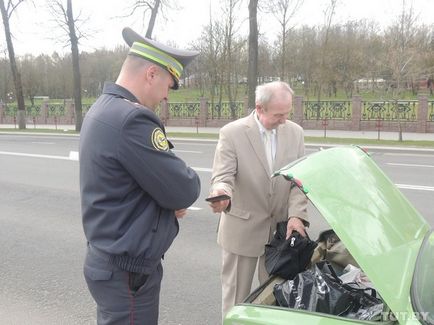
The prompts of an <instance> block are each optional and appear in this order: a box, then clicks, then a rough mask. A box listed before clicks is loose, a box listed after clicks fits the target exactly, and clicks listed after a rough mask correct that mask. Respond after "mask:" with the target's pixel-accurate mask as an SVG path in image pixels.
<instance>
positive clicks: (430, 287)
mask: <svg viewBox="0 0 434 325" xmlns="http://www.w3.org/2000/svg"><path fill="white" fill-rule="evenodd" d="M276 175H282V176H284V177H286V178H287V179H292V180H298V181H299V182H298V185H299V186H300V188H302V189H303V190H304V191H305V193H306V195H307V197H308V198H309V200H310V201H311V202H312V204H313V205H314V206H315V207H316V208H317V209H318V211H319V212H320V213H321V214H322V215H323V217H324V218H325V219H326V221H327V222H328V223H329V225H330V226H331V228H333V230H334V231H335V232H336V234H337V235H338V236H339V238H340V239H341V240H342V242H343V243H344V244H345V246H346V247H347V249H348V250H349V252H350V253H351V255H352V256H353V257H354V258H355V259H356V261H357V262H358V263H359V265H360V267H361V269H362V270H363V271H364V272H365V273H366V275H367V276H368V277H369V279H370V280H371V281H372V283H373V284H374V287H375V288H376V290H377V291H378V292H379V293H380V295H381V297H382V298H383V300H384V302H385V303H386V304H387V306H388V307H389V308H390V310H391V311H392V312H393V313H394V318H392V319H389V320H388V321H385V322H370V321H361V320H356V319H349V318H343V317H338V316H333V315H325V314H320V313H315V312H309V311H304V310H294V309H289V308H283V307H278V306H265V305H256V304H250V303H243V304H239V305H237V306H235V307H233V308H232V309H231V310H230V312H229V313H228V314H227V315H226V317H225V321H224V325H259V324H267V325H288V324H321V325H325V324H333V325H338V324H372V323H383V324H434V235H433V233H432V230H431V229H430V226H429V224H428V223H427V221H426V220H425V219H424V218H423V217H422V216H421V215H420V214H419V213H418V212H417V211H416V210H415V208H414V207H413V206H412V205H411V204H410V203H409V201H408V200H407V198H406V197H405V196H404V195H403V194H402V193H401V192H400V191H399V190H398V188H397V187H396V186H395V185H394V184H393V183H392V182H391V181H390V179H389V178H388V177H387V176H386V175H385V174H384V172H383V171H382V170H381V169H380V168H379V167H378V166H377V164H376V163H375V162H374V161H373V159H372V158H371V157H370V156H369V155H368V154H367V153H365V152H364V151H363V150H361V149H360V148H358V147H353V146H348V147H336V148H332V149H327V150H322V151H319V152H317V153H314V154H312V155H309V156H307V157H305V158H302V159H300V160H298V161H296V162H294V163H292V164H290V165H288V166H287V167H285V168H283V169H282V170H280V171H278V172H276ZM313 222H314V221H313Z"/></svg>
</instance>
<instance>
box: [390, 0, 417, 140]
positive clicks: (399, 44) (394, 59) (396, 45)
mask: <svg viewBox="0 0 434 325" xmlns="http://www.w3.org/2000/svg"><path fill="white" fill-rule="evenodd" d="M416 22H417V16H416V15H415V14H414V10H413V6H412V2H411V3H410V5H409V6H408V5H407V1H406V0H402V7H401V13H400V15H399V17H398V18H397V21H396V23H395V24H394V25H392V26H391V27H390V29H389V33H388V37H387V39H388V41H389V53H388V54H389V55H388V62H389V63H390V68H391V71H392V78H393V80H394V83H393V84H392V86H393V98H394V106H395V114H396V117H397V119H398V130H399V137H398V140H399V141H402V123H401V117H402V113H403V112H401V109H402V108H401V107H400V105H399V103H398V97H399V94H400V93H401V92H402V90H403V88H404V86H403V85H404V84H405V83H406V82H407V80H406V79H407V77H408V75H409V74H410V71H411V69H410V66H411V63H412V61H413V59H414V58H415V56H416V55H417V52H418V51H417V48H416V45H415V44H414V41H415V39H414V36H415V34H416V32H417V29H416Z"/></svg>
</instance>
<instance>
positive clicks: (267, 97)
mask: <svg viewBox="0 0 434 325" xmlns="http://www.w3.org/2000/svg"><path fill="white" fill-rule="evenodd" d="M276 90H283V91H287V92H288V93H290V94H291V96H292V95H294V91H293V90H292V89H291V87H290V86H289V84H287V83H286V82H283V81H273V82H269V83H266V84H262V85H259V86H257V87H256V91H255V94H256V97H255V104H256V105H265V104H268V103H269V102H270V101H271V100H272V99H273V96H274V95H275V94H276Z"/></svg>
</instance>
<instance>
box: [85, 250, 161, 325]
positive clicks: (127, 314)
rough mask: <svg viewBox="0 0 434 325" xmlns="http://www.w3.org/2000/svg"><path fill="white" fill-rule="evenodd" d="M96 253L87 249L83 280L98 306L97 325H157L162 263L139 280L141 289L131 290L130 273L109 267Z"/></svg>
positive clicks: (103, 258) (113, 266)
mask: <svg viewBox="0 0 434 325" xmlns="http://www.w3.org/2000/svg"><path fill="white" fill-rule="evenodd" d="M98 253H99V252H98V251H95V249H93V248H92V247H88V251H87V256H86V260H85V263H84V277H85V279H86V282H87V286H88V288H89V291H90V293H91V294H92V297H93V299H94V300H95V302H96V304H97V321H98V325H115V324H116V325H126V324H129V325H133V324H134V325H142V324H143V325H145V324H146V325H157V324H158V304H159V296H160V284H161V279H162V277H163V268H162V266H161V264H159V265H158V267H157V269H156V270H155V271H154V272H153V273H152V274H150V275H148V276H147V277H146V278H145V279H142V280H140V281H139V285H141V286H139V287H138V288H137V289H134V288H133V289H132V288H131V284H130V283H131V279H132V276H133V274H132V273H130V272H126V271H123V270H121V269H120V268H118V267H117V266H115V265H111V264H109V263H108V259H107V258H105V257H104V256H103V255H101V254H98ZM143 281H144V284H142V283H143ZM136 282H137V281H136Z"/></svg>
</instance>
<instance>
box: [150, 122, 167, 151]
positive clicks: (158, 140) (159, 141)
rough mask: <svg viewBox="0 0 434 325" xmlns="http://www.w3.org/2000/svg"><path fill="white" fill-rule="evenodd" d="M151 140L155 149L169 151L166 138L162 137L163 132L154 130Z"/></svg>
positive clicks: (157, 129)
mask: <svg viewBox="0 0 434 325" xmlns="http://www.w3.org/2000/svg"><path fill="white" fill-rule="evenodd" d="M151 140H152V145H153V146H154V148H155V149H157V150H160V151H167V150H169V144H168V143H167V139H166V136H165V135H164V133H163V130H161V129H160V128H156V129H154V131H152V136H151Z"/></svg>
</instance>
